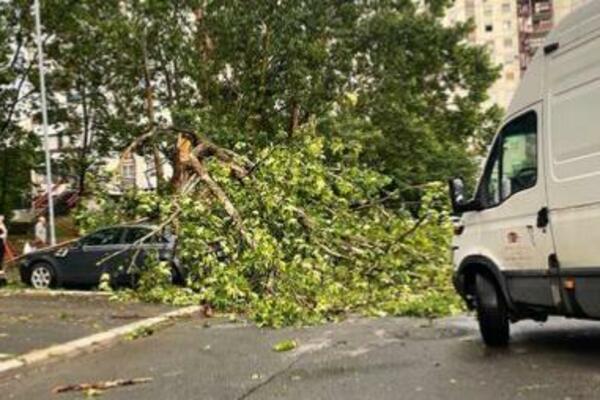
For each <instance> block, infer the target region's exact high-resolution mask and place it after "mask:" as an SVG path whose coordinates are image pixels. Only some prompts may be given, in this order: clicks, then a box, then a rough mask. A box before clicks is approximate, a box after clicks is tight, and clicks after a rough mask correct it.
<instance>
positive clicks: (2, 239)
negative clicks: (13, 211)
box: [0, 215, 8, 272]
mask: <svg viewBox="0 0 600 400" xmlns="http://www.w3.org/2000/svg"><path fill="white" fill-rule="evenodd" d="M7 240H8V229H6V225H5V224H4V215H0V272H2V270H3V268H4V252H5V249H6V241H7Z"/></svg>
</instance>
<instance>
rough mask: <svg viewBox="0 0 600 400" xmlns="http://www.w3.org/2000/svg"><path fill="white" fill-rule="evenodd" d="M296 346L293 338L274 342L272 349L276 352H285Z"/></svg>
mask: <svg viewBox="0 0 600 400" xmlns="http://www.w3.org/2000/svg"><path fill="white" fill-rule="evenodd" d="M297 346H298V343H296V341H295V340H294V339H288V340H283V341H281V342H279V343H277V344H275V346H273V350H275V351H276V352H285V351H291V350H294V349H295V348H296V347H297Z"/></svg>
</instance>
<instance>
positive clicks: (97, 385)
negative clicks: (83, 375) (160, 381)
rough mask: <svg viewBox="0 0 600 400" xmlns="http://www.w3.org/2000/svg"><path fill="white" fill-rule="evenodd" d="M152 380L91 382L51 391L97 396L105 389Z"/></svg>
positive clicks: (64, 386)
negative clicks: (84, 393)
mask: <svg viewBox="0 0 600 400" xmlns="http://www.w3.org/2000/svg"><path fill="white" fill-rule="evenodd" d="M151 381H152V378H133V379H116V380H113V381H101V382H93V383H77V384H72V385H62V386H57V387H55V388H54V389H52V393H54V394H58V393H68V392H86V393H94V395H97V394H99V393H98V392H102V391H104V390H107V389H114V388H117V387H122V386H133V385H139V384H141V383H148V382H151Z"/></svg>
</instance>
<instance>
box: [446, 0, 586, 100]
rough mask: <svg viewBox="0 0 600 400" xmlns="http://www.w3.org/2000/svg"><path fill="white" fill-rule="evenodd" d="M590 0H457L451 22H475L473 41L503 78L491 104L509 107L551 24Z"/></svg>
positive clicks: (448, 17) (495, 87)
mask: <svg viewBox="0 0 600 400" xmlns="http://www.w3.org/2000/svg"><path fill="white" fill-rule="evenodd" d="M588 1H590V0H455V2H454V5H453V6H452V7H451V8H450V9H449V10H448V13H447V14H446V17H445V21H444V22H445V23H446V24H448V25H451V24H454V23H457V22H464V21H467V20H469V19H471V20H473V21H474V23H475V30H474V32H473V33H472V34H471V35H470V37H469V40H470V41H471V42H472V43H475V44H478V45H484V46H486V47H487V48H488V49H489V51H490V55H491V57H492V61H493V62H494V64H496V65H499V66H500V68H501V75H500V78H499V79H498V80H497V81H496V83H495V84H494V85H493V87H492V88H491V89H490V91H489V96H490V103H492V104H498V105H499V106H501V107H503V108H504V109H506V108H508V105H509V104H510V101H511V99H512V96H513V94H514V92H515V91H516V89H517V86H518V85H519V81H520V78H521V76H522V74H523V73H524V72H525V70H526V69H527V65H528V64H529V62H530V61H531V58H532V57H533V54H535V51H536V50H537V48H538V47H539V45H540V44H541V43H542V42H543V39H544V37H545V36H546V35H547V34H548V33H549V32H550V30H551V29H552V27H554V26H555V25H556V24H557V23H559V22H560V21H561V20H562V19H563V18H564V17H565V16H566V15H568V14H569V13H570V12H572V11H573V10H574V9H576V8H577V7H579V6H581V5H582V4H584V3H586V2H588Z"/></svg>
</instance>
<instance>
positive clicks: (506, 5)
mask: <svg viewBox="0 0 600 400" xmlns="http://www.w3.org/2000/svg"><path fill="white" fill-rule="evenodd" d="M510 11H511V6H510V3H503V4H502V12H503V13H505V14H508V13H509V12H510Z"/></svg>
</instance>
